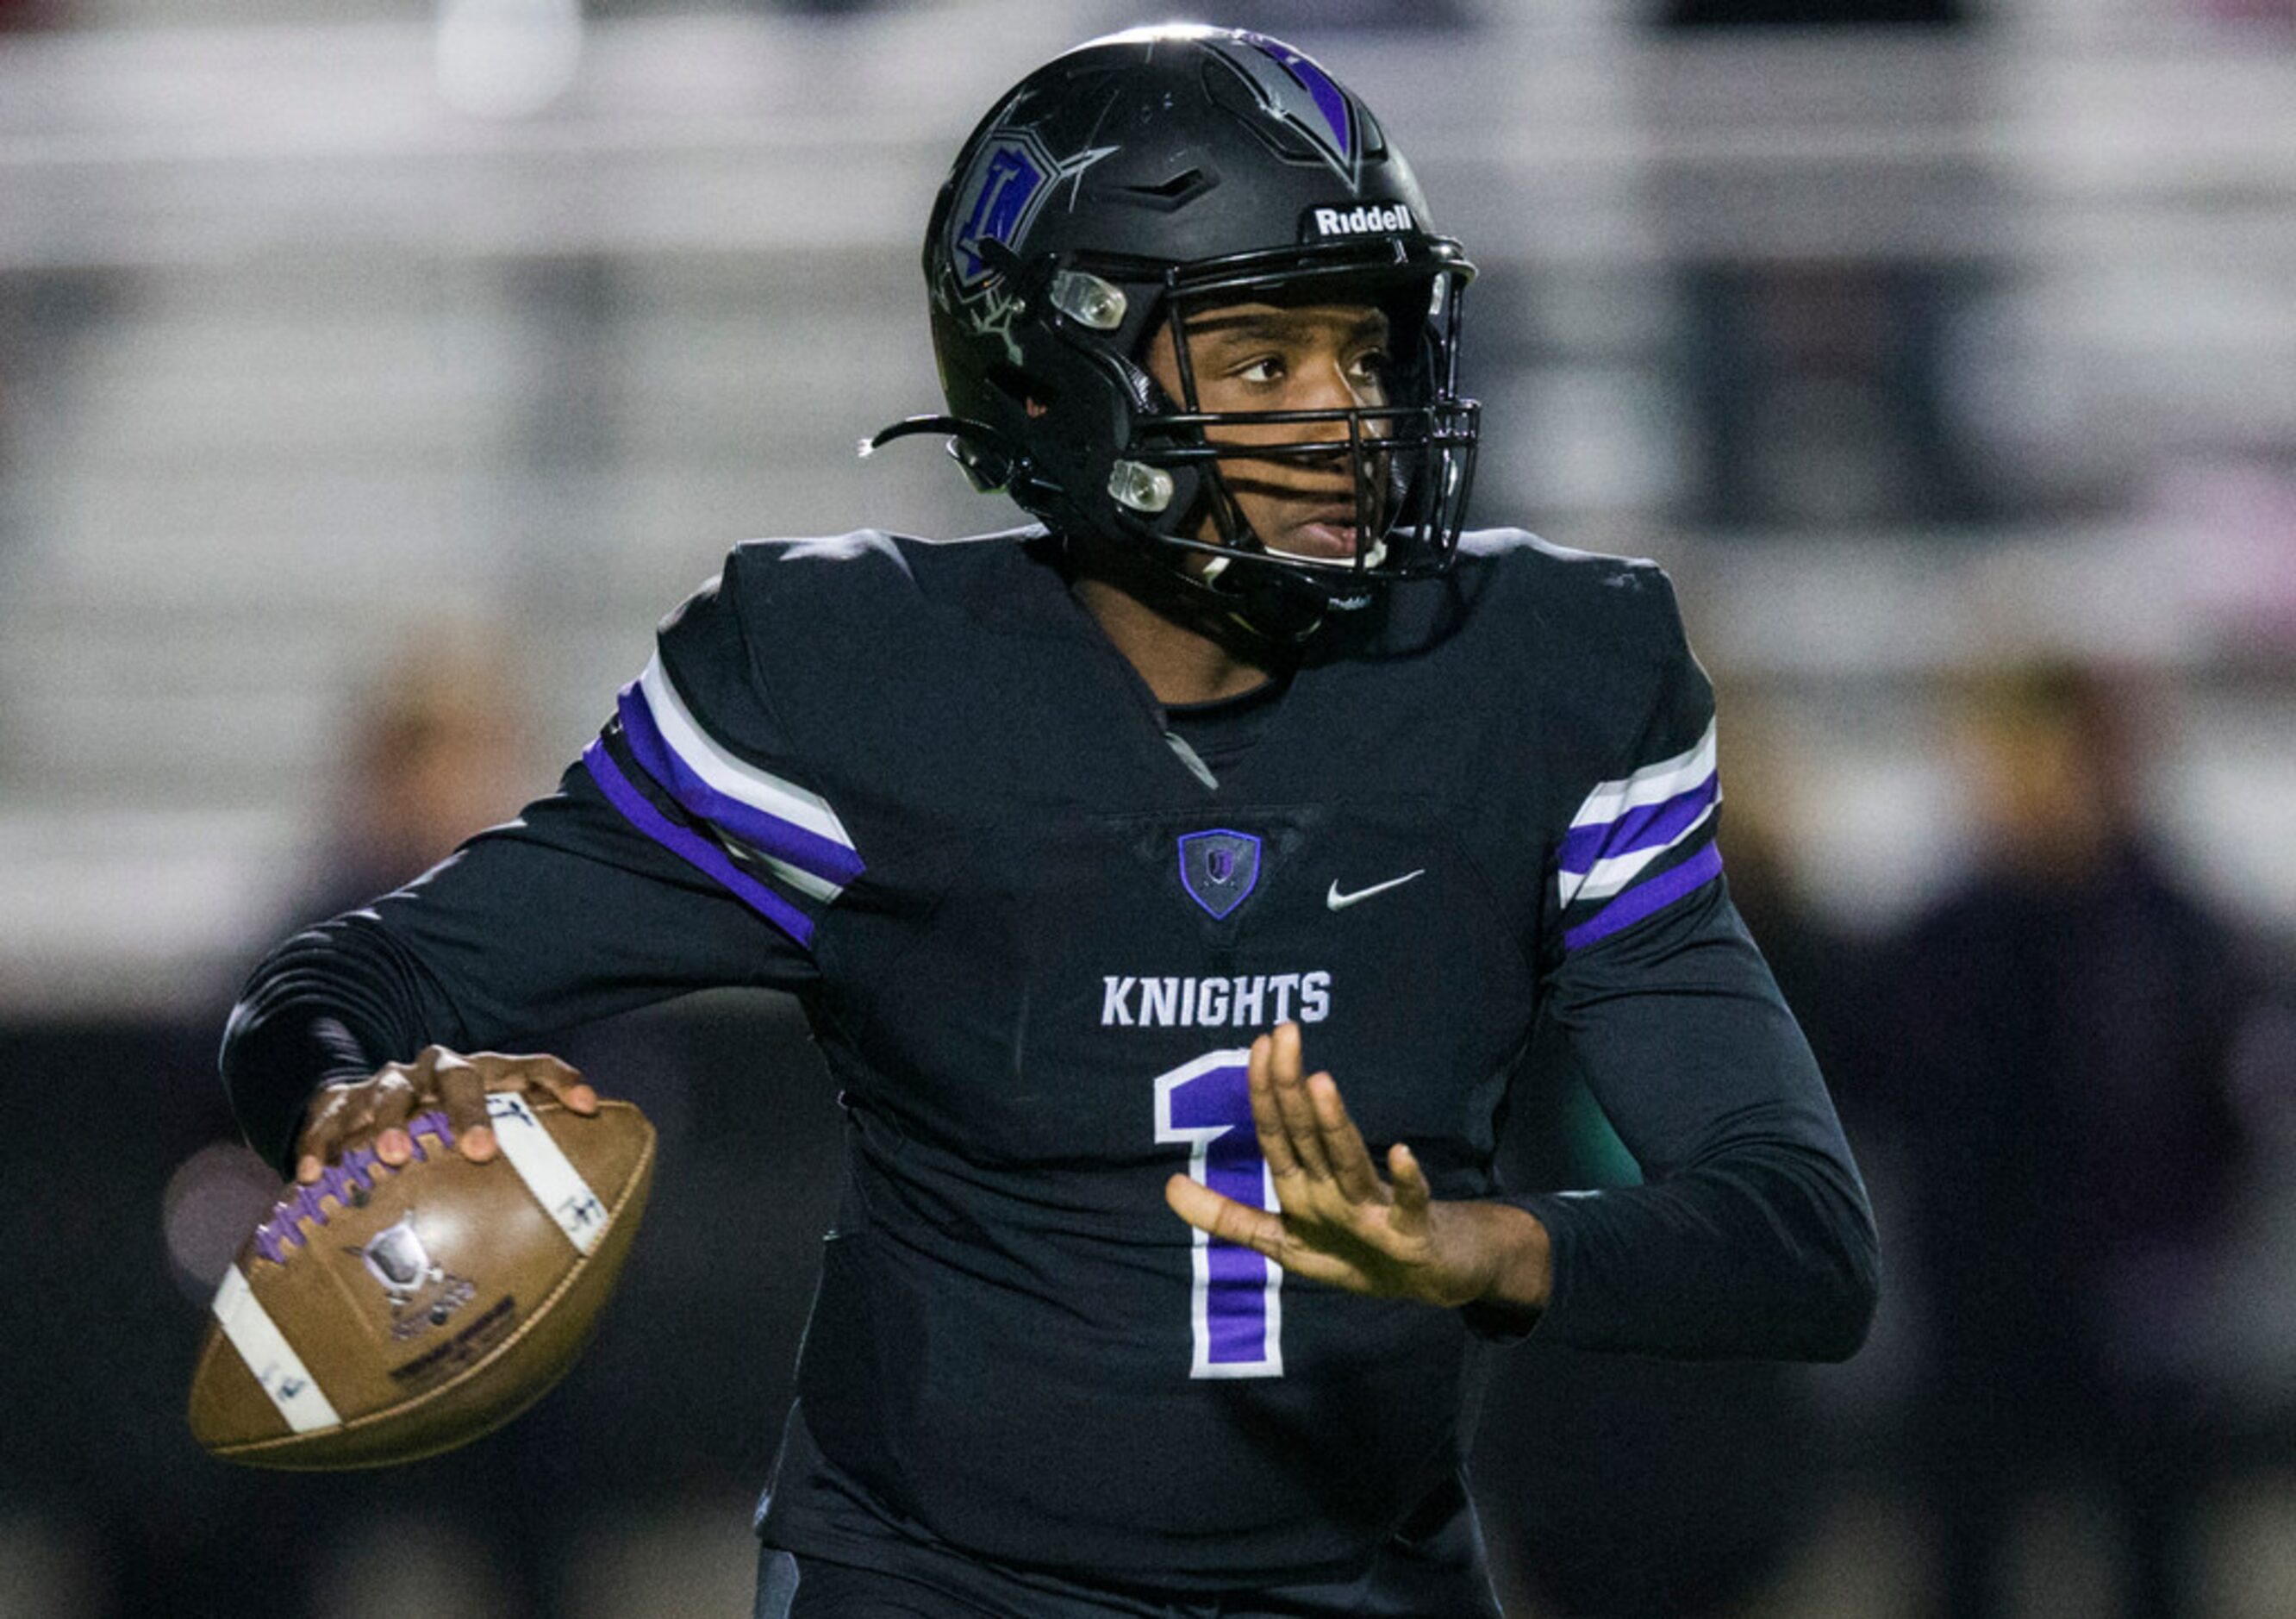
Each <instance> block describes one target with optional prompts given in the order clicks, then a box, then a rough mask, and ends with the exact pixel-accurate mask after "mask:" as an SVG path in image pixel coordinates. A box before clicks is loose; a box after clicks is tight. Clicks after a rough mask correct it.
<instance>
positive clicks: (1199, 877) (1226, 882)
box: [1180, 827, 1259, 922]
mask: <svg viewBox="0 0 2296 1619" xmlns="http://www.w3.org/2000/svg"><path fill="white" fill-rule="evenodd" d="M1258 885H1259V839H1258V838H1256V837H1254V836H1252V835H1251V834H1250V833H1249V832H1230V831H1228V830H1227V829H1226V828H1225V827H1219V828H1216V829H1214V830H1212V831H1210V832H1191V833H1189V834H1187V835H1186V836H1185V837H1183V838H1182V839H1181V840H1180V886H1181V887H1183V888H1185V889H1186V890H1187V891H1188V898H1190V899H1191V900H1194V901H1195V902H1196V903H1197V904H1199V905H1201V906H1202V907H1203V908H1204V909H1205V910H1207V911H1209V912H1210V913H1211V916H1212V920H1214V921H1215V922H1217V921H1220V920H1222V919H1224V918H1225V917H1226V916H1227V915H1228V913H1229V912H1231V911H1233V910H1234V909H1235V908H1236V907H1237V906H1239V905H1241V904H1242V903H1243V902H1244V900H1247V899H1248V898H1250V897H1251V891H1252V890H1253V889H1254V888H1255V887H1257V886H1258Z"/></svg>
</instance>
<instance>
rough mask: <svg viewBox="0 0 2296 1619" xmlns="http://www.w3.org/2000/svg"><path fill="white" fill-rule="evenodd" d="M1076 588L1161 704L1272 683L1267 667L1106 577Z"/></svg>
mask: <svg viewBox="0 0 2296 1619" xmlns="http://www.w3.org/2000/svg"><path fill="white" fill-rule="evenodd" d="M1074 589H1075V591H1076V598H1077V600H1078V601H1079V602H1081V603H1082V604H1084V610H1085V611H1086V612H1089V613H1090V614H1092V616H1093V619H1094V621H1095V622H1096V623H1098V624H1099V626H1100V628H1101V631H1102V633H1103V634H1104V635H1106V636H1107V637H1108V638H1109V640H1110V641H1111V642H1113V643H1114V644H1115V646H1116V650H1117V651H1119V652H1120V653H1123V654H1124V658H1125V662H1128V663H1130V664H1131V665H1132V667H1133V668H1134V669H1136V670H1138V671H1139V672H1140V678H1142V679H1143V680H1144V681H1146V682H1147V683H1148V689H1149V690H1150V691H1152V692H1153V693H1155V694H1156V701H1157V702H1159V703H1164V704H1166V705H1168V706H1169V705H1173V704H1177V703H1216V702H1218V700H1219V699H1220V698H1222V697H1238V696H1242V694H1244V693H1245V692H1248V691H1250V690H1251V689H1252V688H1253V687H1254V686H1264V685H1266V684H1267V679H1268V673H1267V670H1265V669H1263V668H1261V667H1260V666H1259V664H1256V663H1253V662H1249V661H1247V660H1246V659H1244V658H1242V657H1241V656H1239V655H1238V654H1237V653H1235V652H1234V650H1233V649H1232V648H1230V647H1227V646H1224V645H1221V644H1220V643H1219V642H1218V641H1215V640H1214V639H1212V638H1211V637H1210V636H1208V635H1205V634H1203V633H1202V632H1201V631H1200V630H1195V629H1189V628H1188V627H1187V626H1186V625H1185V624H1178V623H1175V622H1174V621H1173V620H1170V619H1168V618H1166V617H1165V616H1164V615H1163V614H1162V613H1160V612H1157V611H1156V610H1155V609H1154V608H1152V607H1151V606H1149V605H1148V604H1146V603H1145V602H1143V601H1142V600H1141V599H1140V598H1139V597H1137V596H1131V595H1128V594H1127V593H1126V592H1125V591H1124V590H1122V589H1121V588H1119V587H1117V586H1115V585H1112V584H1110V583H1109V582H1108V581H1107V580H1106V579H1092V578H1084V579H1078V580H1077V581H1076V582H1075V585H1074Z"/></svg>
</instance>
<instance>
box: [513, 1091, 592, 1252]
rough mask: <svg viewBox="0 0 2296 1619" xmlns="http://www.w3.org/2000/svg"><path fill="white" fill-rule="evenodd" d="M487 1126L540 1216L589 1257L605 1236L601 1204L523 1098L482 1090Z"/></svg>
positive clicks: (588, 1184)
mask: <svg viewBox="0 0 2296 1619" xmlns="http://www.w3.org/2000/svg"><path fill="white" fill-rule="evenodd" d="M487 1122H488V1123H490V1124H492V1125H493V1126H494V1130H495V1139H496V1142H498V1143H500V1144H501V1146H502V1154H503V1156H504V1158H506V1159H508V1160H509V1161H510V1166H511V1168H512V1169H514V1170H516V1171H518V1178H519V1179H521V1180H523V1181H525V1182H526V1189H527V1190H528V1191H529V1192H531V1193H533V1194H534V1200H535V1201H536V1202H537V1203H538V1204H541V1205H542V1207H543V1212H545V1213H546V1214H548V1215H549V1216H550V1218H551V1219H552V1220H553V1221H555V1222H556V1224H557V1226H558V1229H560V1230H561V1231H563V1232H564V1233H565V1234H566V1240H567V1241H568V1242H570V1243H572V1244H573V1245H574V1246H575V1249H576V1250H577V1251H578V1252H579V1253H589V1252H590V1250H591V1249H592V1248H594V1247H595V1246H596V1245H597V1243H598V1238H600V1237H603V1236H604V1235H605V1233H606V1205H605V1204H603V1203H601V1202H599V1201H598V1195H597V1194H596V1193H595V1192H593V1191H592V1190H591V1189H590V1183H589V1182H588V1181H586V1180H585V1179H582V1171H579V1170H578V1169H576V1168H575V1167H574V1165H573V1163H571V1162H570V1160H569V1159H568V1158H567V1156H566V1152H565V1149H564V1148H562V1147H561V1146H559V1145H558V1143H557V1142H556V1141H554V1140H553V1139H552V1138H551V1135H550V1132H549V1130H546V1129H545V1128H544V1127H543V1123H542V1121H541V1120H539V1119H537V1118H536V1117H535V1116H534V1110H533V1109H532V1108H531V1107H529V1106H528V1105H526V1098H525V1097H522V1096H521V1095H519V1094H518V1092H516V1091H514V1090H493V1091H488V1093H487Z"/></svg>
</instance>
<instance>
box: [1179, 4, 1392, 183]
mask: <svg viewBox="0 0 2296 1619" xmlns="http://www.w3.org/2000/svg"><path fill="white" fill-rule="evenodd" d="M1205 43H1206V44H1207V45H1211V46H1212V48H1213V49H1215V50H1217V51H1218V52H1219V53H1220V54H1221V55H1222V56H1224V57H1226V59H1227V60H1228V61H1229V62H1233V63H1234V64H1235V65H1236V66H1237V67H1238V68H1240V69H1242V71H1243V75H1244V77H1245V78H1249V79H1250V80H1251V86H1252V88H1253V89H1254V90H1256V91H1257V92H1258V93H1259V101H1260V104H1261V105H1262V106H1264V107H1266V108H1267V111H1269V112H1270V113H1272V114H1273V115H1275V117H1277V118H1280V119H1283V121H1284V122H1285V123H1287V124H1289V125H1291V126H1292V127H1293V128H1294V129H1296V130H1298V131H1299V132H1300V134H1301V135H1303V136H1307V138H1308V142H1309V144H1312V145H1313V146H1314V147H1315V148H1316V152H1319V153H1320V154H1321V155H1322V157H1323V159H1324V161H1325V162H1326V163H1329V164H1330V165H1331V166H1332V168H1333V169H1334V170H1335V171H1336V172H1337V173H1338V175H1339V177H1340V178H1341V179H1342V180H1345V181H1346V182H1347V183H1348V184H1349V185H1350V186H1353V185H1357V184H1358V183H1360V181H1361V180H1362V178H1363V142H1362V140H1361V138H1360V137H1361V131H1360V130H1358V129H1357V127H1356V114H1355V107H1354V105H1353V104H1352V103H1350V102H1349V99H1348V93H1347V92H1346V91H1344V90H1342V89H1341V88H1340V86H1339V85H1338V83H1337V82H1336V81H1335V80H1334V79H1333V78H1332V76H1331V75H1330V74H1329V73H1326V72H1324V70H1323V69H1322V68H1321V67H1320V66H1318V65H1317V63H1316V60H1315V59H1314V58H1313V57H1311V56H1308V55H1307V54H1306V53H1303V52H1300V51H1298V50H1295V49H1293V48H1292V46H1291V45H1285V44H1284V43H1283V41H1282V40H1281V39H1271V38H1269V37H1267V35H1265V34H1255V33H1252V32H1251V30H1249V29H1242V30H1239V31H1238V32H1237V33H1235V34H1234V35H1233V36H1231V37H1227V38H1226V39H1217V38H1216V39H1210V40H1207V41H1205Z"/></svg>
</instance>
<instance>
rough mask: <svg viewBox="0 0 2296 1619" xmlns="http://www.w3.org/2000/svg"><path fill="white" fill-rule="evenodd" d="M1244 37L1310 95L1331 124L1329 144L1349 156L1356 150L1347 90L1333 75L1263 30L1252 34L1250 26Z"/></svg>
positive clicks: (1342, 154)
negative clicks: (1262, 32)
mask: <svg viewBox="0 0 2296 1619" xmlns="http://www.w3.org/2000/svg"><path fill="white" fill-rule="evenodd" d="M1243 37H1244V38H1245V39H1246V40H1248V41H1249V42H1251V45H1254V46H1256V47H1257V48H1258V49H1259V51H1260V52H1262V53H1264V54H1266V55H1267V56H1268V57H1269V58H1271V59H1272V60H1273V61H1274V62H1275V63H1276V65H1277V66H1279V67H1281V68H1282V69H1283V70H1284V71H1285V72H1286V73H1289V74H1290V75H1291V76H1292V79H1293V81H1294V82H1296V83H1297V84H1298V85H1299V86H1300V88H1301V89H1303V90H1305V91H1306V92H1307V93H1308V95H1309V96H1310V97H1311V98H1313V100H1314V101H1315V103H1316V111H1318V112H1320V113H1322V114H1323V115H1324V122H1325V123H1326V124H1328V125H1330V126H1331V128H1332V144H1333V145H1334V146H1336V147H1337V148H1338V149H1339V153H1340V156H1341V157H1342V158H1348V159H1352V158H1353V157H1354V156H1355V154H1356V139H1355V123H1354V120H1353V119H1350V118H1349V116H1348V97H1347V93H1346V92H1345V91H1344V90H1341V88H1340V86H1339V85H1338V84H1337V83H1336V82H1334V81H1333V78H1332V76H1331V75H1330V74H1328V73H1326V72H1324V70H1323V69H1322V68H1321V67H1319V66H1317V65H1316V62H1315V60H1314V59H1313V58H1311V57H1308V56H1305V55H1302V54H1301V53H1300V52H1298V51H1295V50H1293V49H1292V47H1291V46H1290V45H1285V44H1284V43H1283V41H1282V40H1280V39H1271V38H1269V37H1267V35H1265V34H1255V33H1252V32H1251V31H1250V30H1249V29H1247V30H1245V31H1244V33H1243Z"/></svg>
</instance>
